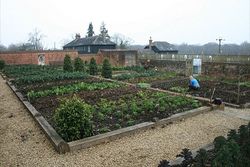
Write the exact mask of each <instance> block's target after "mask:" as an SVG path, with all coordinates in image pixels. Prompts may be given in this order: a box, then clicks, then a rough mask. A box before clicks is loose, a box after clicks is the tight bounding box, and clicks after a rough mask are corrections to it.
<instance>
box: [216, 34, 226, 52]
mask: <svg viewBox="0 0 250 167" xmlns="http://www.w3.org/2000/svg"><path fill="white" fill-rule="evenodd" d="M216 41H219V55H220V54H221V41H225V39H222V38H221V37H220V38H218V39H216Z"/></svg>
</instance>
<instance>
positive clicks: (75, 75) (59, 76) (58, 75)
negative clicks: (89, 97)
mask: <svg viewBox="0 0 250 167" xmlns="http://www.w3.org/2000/svg"><path fill="white" fill-rule="evenodd" d="M88 77H89V75H88V74H86V73H82V72H63V71H55V72H54V73H43V74H41V75H31V76H22V77H19V78H17V79H16V80H14V81H13V82H14V83H15V84H16V85H25V84H33V83H39V82H48V81H57V80H69V79H85V78H88Z"/></svg>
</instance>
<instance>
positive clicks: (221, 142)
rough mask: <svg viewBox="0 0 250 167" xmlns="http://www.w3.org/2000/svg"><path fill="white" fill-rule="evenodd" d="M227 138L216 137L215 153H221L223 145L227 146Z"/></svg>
mask: <svg viewBox="0 0 250 167" xmlns="http://www.w3.org/2000/svg"><path fill="white" fill-rule="evenodd" d="M226 142H227V141H226V138H225V137H223V136H218V137H216V138H215V139H214V142H213V143H214V149H215V151H216V152H217V151H219V150H220V149H221V148H222V147H223V145H225V144H226Z"/></svg>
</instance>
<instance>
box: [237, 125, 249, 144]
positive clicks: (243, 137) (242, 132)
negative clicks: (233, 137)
mask: <svg viewBox="0 0 250 167" xmlns="http://www.w3.org/2000/svg"><path fill="white" fill-rule="evenodd" d="M238 133H239V144H240V145H244V144H245V143H246V142H247V140H248V139H249V132H248V127H247V126H246V125H241V126H240V127H239V130H238Z"/></svg>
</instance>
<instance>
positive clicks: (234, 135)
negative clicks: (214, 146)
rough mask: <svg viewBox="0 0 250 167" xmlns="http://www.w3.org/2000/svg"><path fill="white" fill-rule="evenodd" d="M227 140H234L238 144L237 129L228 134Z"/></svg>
mask: <svg viewBox="0 0 250 167" xmlns="http://www.w3.org/2000/svg"><path fill="white" fill-rule="evenodd" d="M227 140H228V141H229V140H234V141H236V142H238V141H239V136H238V134H237V132H236V130H235V129H232V130H230V131H229V132H228V134H227Z"/></svg>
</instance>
